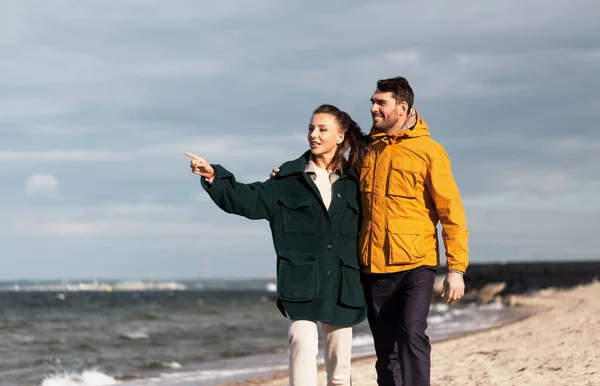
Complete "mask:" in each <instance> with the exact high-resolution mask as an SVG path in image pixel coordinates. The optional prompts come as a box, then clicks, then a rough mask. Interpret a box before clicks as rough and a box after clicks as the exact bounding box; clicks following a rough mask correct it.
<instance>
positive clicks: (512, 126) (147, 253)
mask: <svg viewBox="0 0 600 386" xmlns="http://www.w3.org/2000/svg"><path fill="white" fill-rule="evenodd" d="M2 10H3V12H2V13H1V14H0V59H2V60H0V84H2V85H3V87H1V90H0V104H1V105H2V106H3V109H2V111H0V136H1V137H2V143H0V171H1V173H0V181H1V182H2V186H3V192H4V194H3V200H2V201H0V209H1V210H2V212H3V214H4V216H3V219H1V220H0V244H1V245H2V246H3V249H4V250H6V251H7V252H6V253H7V256H11V257H9V258H7V259H6V261H8V263H7V265H8V266H7V267H3V269H2V270H0V271H2V274H3V275H8V276H15V277H16V276H23V275H27V274H28V273H29V271H28V269H29V267H34V268H32V269H36V268H35V267H42V266H43V263H44V262H43V261H42V262H39V260H36V259H39V258H37V257H36V256H42V255H43V254H44V253H45V252H48V254H51V255H52V258H53V260H52V262H53V264H54V265H56V268H53V266H50V265H47V266H44V268H43V269H42V268H39V271H38V275H41V276H43V275H55V276H56V275H63V274H65V275H66V274H68V273H69V272H70V273H71V274H75V273H76V271H77V272H78V273H82V272H84V271H85V270H86V269H90V270H95V271H98V272H109V271H110V272H112V273H115V272H117V273H119V272H120V271H119V270H120V269H126V270H129V271H128V272H138V271H139V270H141V269H146V268H145V267H147V269H148V272H150V271H152V269H154V272H162V273H165V274H166V272H169V274H171V273H173V274H176V273H177V272H183V273H188V272H194V270H195V269H196V265H195V262H196V261H197V260H198V259H204V260H206V261H208V262H209V264H208V267H209V268H210V269H209V271H210V272H208V273H209V274H214V275H217V274H219V275H220V274H222V275H229V274H231V275H236V274H238V273H236V272H229V271H230V269H229V268H230V267H235V266H239V267H242V268H240V270H241V272H240V273H239V275H242V274H249V275H252V274H258V273H260V274H263V273H264V272H273V270H274V266H273V265H271V264H270V262H271V260H269V259H270V258H271V257H272V251H271V249H272V245H271V241H270V236H269V232H268V230H267V229H266V224H264V223H262V224H256V223H254V222H248V221H247V220H245V219H242V218H237V217H236V216H228V215H226V214H223V213H221V212H220V211H219V210H218V209H217V208H215V207H214V205H213V204H212V203H211V202H210V201H209V200H208V199H207V196H206V194H205V193H204V192H202V190H201V188H200V187H199V185H198V180H197V178H195V177H194V176H191V174H190V172H189V168H188V161H187V159H186V158H185V157H184V156H183V152H185V151H191V152H194V153H197V154H198V155H201V156H203V157H206V158H207V159H208V160H209V162H214V163H219V164H222V165H223V166H225V167H227V168H228V169H229V170H231V171H232V172H234V173H235V175H236V177H237V178H238V180H239V181H242V182H252V181H255V180H264V178H265V177H266V176H268V173H269V172H270V170H271V169H272V168H273V167H276V166H279V165H280V164H281V163H282V162H284V161H286V160H288V159H290V158H295V157H296V156H298V155H299V154H300V153H302V152H303V151H305V150H306V139H305V131H306V126H307V123H308V120H309V118H310V113H311V112H312V110H313V109H314V108H315V107H316V106H318V105H319V104H321V103H333V104H336V105H338V106H340V107H341V108H343V109H344V110H346V111H348V112H349V113H350V114H351V115H352V117H353V118H354V119H355V120H357V121H358V122H359V123H360V124H361V126H362V127H363V129H364V130H368V129H369V127H370V125H371V120H370V114H369V107H370V104H369V97H370V96H371V93H372V92H373V89H374V87H375V82H376V80H377V79H380V78H385V77H391V76H396V75H403V76H406V77H407V78H408V79H409V81H410V82H411V85H412V86H413V88H414V90H415V93H416V107H417V108H418V109H419V113H420V115H421V116H422V117H423V118H424V119H425V121H426V122H427V124H428V125H429V128H430V131H431V135H432V137H433V138H434V139H435V140H436V141H438V142H439V143H441V144H442V145H443V146H444V147H445V148H446V150H447V152H448V154H449V155H450V157H451V160H452V165H453V172H454V174H455V176H456V179H457V182H458V184H459V188H460V191H461V194H462V195H463V197H464V201H465V206H466V207H467V216H468V219H469V224H470V230H471V234H472V238H471V243H472V245H473V248H472V259H473V260H474V261H477V260H479V261H485V260H502V259H513V258H519V259H529V258H534V257H535V258H537V257H540V258H545V257H548V258H550V257H552V258H559V257H560V256H563V257H564V258H565V259H568V258H571V257H581V256H592V255H593V254H594V253H596V256H597V252H594V251H595V250H597V249H598V244H597V243H596V242H595V239H596V238H595V237H594V236H593V234H591V233H590V231H589V230H588V229H594V223H593V221H594V218H595V217H597V212H598V206H597V203H596V202H597V199H596V197H597V195H598V194H599V190H598V186H599V184H600V169H598V168H597V165H600V130H598V122H599V121H600V110H598V108H597V106H598V105H600V94H599V92H598V90H599V89H600V80H599V79H598V77H597V76H596V73H597V68H598V66H599V65H600V62H599V60H600V39H599V38H598V36H600V24H598V23H597V20H596V19H597V17H596V15H597V14H598V11H599V10H600V6H599V5H598V3H597V1H595V0H581V1H578V2H576V3H573V2H568V1H566V0H552V1H550V2H548V1H542V0H531V1H526V2H524V1H517V0H509V1H503V2H473V1H468V0H464V1H458V2H454V3H448V2H446V1H441V0H434V1H431V2H428V3H427V4H421V3H414V2H413V3H410V4H409V3H406V2H397V1H389V0H373V1H370V2H364V1H359V0H345V1H343V2H342V1H328V2H318V1H316V0H307V1H303V2H298V1H291V2H278V1H275V0H260V1H254V2H247V1H243V0H225V1H221V2H216V3H215V2H213V3H211V2H198V1H194V0H180V1H177V2H175V3H165V2H164V1H159V0H150V1H145V2H139V1H130V0H124V1H120V2H73V1H69V0H57V1H53V2H47V1H41V0H39V1H38V0H32V1H17V0H8V1H6V2H5V4H3V9H2ZM315 10H318V12H315ZM391 31H393V32H391ZM42 169H43V171H44V173H47V175H52V176H60V200H52V201H51V202H48V201H47V200H34V199H31V197H29V196H24V195H23V181H24V179H27V178H28V177H30V176H33V175H36V174H38V173H40V170H42ZM38 183H39V182H38ZM57 184H58V182H57ZM36 189H39V187H38V188H36ZM44 189H46V191H45V192H43V191H39V192H38V193H36V194H38V195H42V194H46V195H48V194H54V195H56V193H57V190H55V191H54V192H53V193H52V191H51V190H52V189H53V188H52V187H51V186H50V187H48V186H47V187H46V188H44ZM54 189H58V185H57V187H56V188H54ZM32 191H35V189H34V190H32ZM115 203H118V204H115ZM246 233H247V234H246ZM231 235H234V236H233V237H235V240H236V242H234V243H232V242H231V239H232V236H231ZM82 256H85V258H84V259H85V263H86V264H78V263H79V262H80V259H82ZM265 256H266V257H265ZM167 261H168V262H169V263H173V262H176V264H175V265H173V266H171V265H169V264H167ZM22 262H29V263H22ZM96 262H102V264H104V265H102V266H100V263H96ZM125 262H126V263H125ZM255 263H256V264H255ZM124 266H126V268H123V267H124ZM104 267H107V268H104ZM152 267H153V268H152ZM103 270H106V271H103ZM178 270H179V271H178ZM63 271H64V272H63Z"/></svg>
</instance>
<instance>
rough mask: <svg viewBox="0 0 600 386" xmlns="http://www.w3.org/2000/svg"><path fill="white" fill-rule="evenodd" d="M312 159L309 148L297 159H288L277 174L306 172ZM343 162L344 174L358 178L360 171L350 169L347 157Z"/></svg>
mask: <svg viewBox="0 0 600 386" xmlns="http://www.w3.org/2000/svg"><path fill="white" fill-rule="evenodd" d="M311 159H312V156H311V153H310V150H307V151H306V152H305V153H304V154H302V155H301V156H300V157H298V158H296V159H295V160H292V161H287V162H285V163H283V164H282V165H281V166H280V167H279V172H278V173H277V175H278V176H281V177H287V176H291V175H293V174H301V173H304V172H306V165H307V164H308V162H309V161H310V160H311ZM343 162H344V173H343V174H342V175H348V176H352V177H354V178H356V179H357V180H358V173H356V172H355V171H353V170H349V169H348V162H347V161H346V160H345V159H344V161H343Z"/></svg>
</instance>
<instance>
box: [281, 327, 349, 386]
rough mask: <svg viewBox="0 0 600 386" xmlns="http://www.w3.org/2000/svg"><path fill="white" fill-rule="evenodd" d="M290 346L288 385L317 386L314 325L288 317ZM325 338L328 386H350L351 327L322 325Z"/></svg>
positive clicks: (315, 328)
mask: <svg viewBox="0 0 600 386" xmlns="http://www.w3.org/2000/svg"><path fill="white" fill-rule="evenodd" d="M288 324H289V333H288V341H289V343H290V361H289V379H290V386H317V354H318V351H319V333H318V330H317V323H315V322H311V321H309V320H290V319H289V318H288ZM322 328H323V336H324V337H325V351H324V357H325V371H326V373H327V386H334V385H336V386H338V385H339V386H350V385H351V384H352V383H351V381H350V371H351V364H350V361H351V359H352V358H351V356H352V327H339V326H334V325H331V324H326V323H322Z"/></svg>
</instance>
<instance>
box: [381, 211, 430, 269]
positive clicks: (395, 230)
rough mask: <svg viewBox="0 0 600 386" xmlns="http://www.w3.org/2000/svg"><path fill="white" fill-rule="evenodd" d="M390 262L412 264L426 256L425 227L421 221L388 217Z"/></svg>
mask: <svg viewBox="0 0 600 386" xmlns="http://www.w3.org/2000/svg"><path fill="white" fill-rule="evenodd" d="M387 227H388V241H389V246H390V254H389V263H390V264H410V263H413V262H415V261H418V260H420V259H422V258H424V257H425V254H426V251H425V237H424V234H423V233H424V231H423V229H424V227H423V223H422V222H421V221H417V220H410V219H406V218H394V219H388V222H387Z"/></svg>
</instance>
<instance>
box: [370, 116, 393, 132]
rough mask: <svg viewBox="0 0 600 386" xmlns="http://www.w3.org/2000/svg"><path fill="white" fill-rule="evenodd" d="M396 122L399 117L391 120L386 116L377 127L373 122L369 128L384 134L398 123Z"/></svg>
mask: <svg viewBox="0 0 600 386" xmlns="http://www.w3.org/2000/svg"><path fill="white" fill-rule="evenodd" d="M398 120H399V117H396V119H393V118H392V117H389V116H388V117H387V118H386V119H384V120H382V121H381V122H380V124H379V126H376V125H375V122H373V125H372V126H371V130H373V131H378V132H380V133H385V132H386V131H388V130H389V129H391V128H392V127H394V126H395V125H396V123H398Z"/></svg>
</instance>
